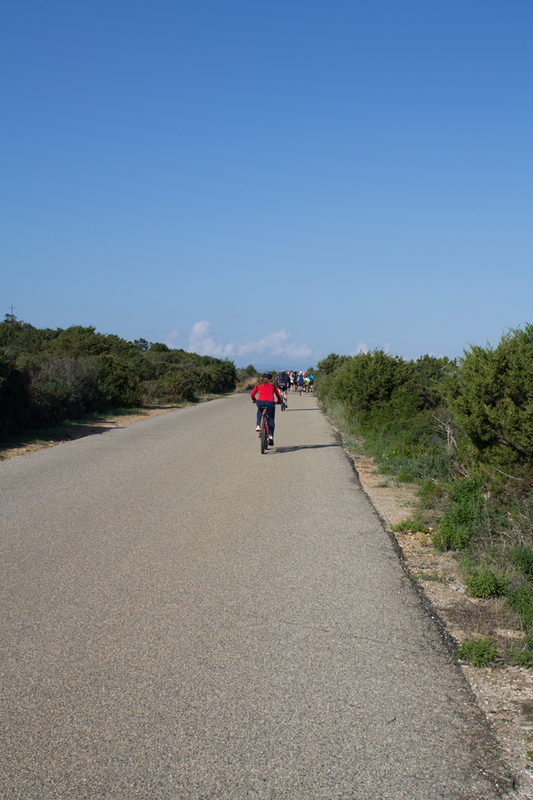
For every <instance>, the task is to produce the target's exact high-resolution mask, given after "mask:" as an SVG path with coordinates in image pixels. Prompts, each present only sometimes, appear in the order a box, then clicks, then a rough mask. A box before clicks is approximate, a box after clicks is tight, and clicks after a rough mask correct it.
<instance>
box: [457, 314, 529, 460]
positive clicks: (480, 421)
mask: <svg viewBox="0 0 533 800" xmlns="http://www.w3.org/2000/svg"><path fill="white" fill-rule="evenodd" d="M446 392H447V397H448V401H449V404H450V408H451V409H452V411H453V413H454V415H455V416H456V417H457V419H458V420H459V422H460V424H461V426H462V428H463V429H464V431H465V433H466V434H467V436H469V437H470V439H471V440H472V442H473V443H474V444H475V446H476V447H477V448H478V451H479V453H480V454H481V456H482V457H483V458H484V459H485V460H487V461H490V462H491V463H494V464H495V465H499V466H506V467H507V468H509V467H511V466H512V465H513V464H517V463H520V462H522V463H529V464H531V463H533V325H526V327H525V330H521V329H516V330H510V331H509V333H508V334H506V335H505V336H503V337H502V339H501V341H500V343H499V344H498V346H497V347H496V348H494V349H492V348H491V347H490V346H488V345H487V347H486V348H483V347H478V346H472V347H471V350H470V352H467V351H465V354H464V357H463V358H461V359H460V360H459V364H458V365H457V368H456V369H455V371H453V372H452V373H451V375H450V377H449V379H448V381H447V383H446Z"/></svg>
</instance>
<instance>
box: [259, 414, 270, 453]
mask: <svg viewBox="0 0 533 800" xmlns="http://www.w3.org/2000/svg"><path fill="white" fill-rule="evenodd" d="M259 439H260V441H261V455H263V453H265V452H266V451H267V450H268V440H269V439H270V429H269V427H268V414H267V410H266V407H265V406H263V408H262V409H261V429H260V431H259Z"/></svg>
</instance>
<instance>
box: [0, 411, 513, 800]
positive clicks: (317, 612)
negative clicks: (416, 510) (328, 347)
mask: <svg viewBox="0 0 533 800" xmlns="http://www.w3.org/2000/svg"><path fill="white" fill-rule="evenodd" d="M0 503H1V506H0V508H1V552H2V558H1V566H2V583H1V586H2V628H3V643H2V673H3V687H2V695H3V696H2V719H1V722H2V728H3V733H2V742H3V744H2V747H1V752H0V788H1V791H0V796H1V797H2V798H8V799H9V800H12V799H15V798H17V800H18V798H20V799H21V800H33V799H34V798H35V800H37V799H38V800H52V798H54V799H55V800H58V799H59V800H70V798H87V799H88V800H99V799H100V798H106V800H130V798H131V799H133V798H142V800H160V799H162V798H164V799H165V800H167V798H168V800H171V799H172V800H181V799H182V798H187V799H189V798H190V799H191V800H241V798H242V799H243V800H244V799H245V798H246V800H251V799H252V798H254V799H257V800H319V798H322V799H325V800H335V799H337V798H342V799H343V800H348V798H350V799H352V798H354V799H355V800H359V799H360V800H373V799H374V798H376V800H378V799H379V800H383V799H384V798H393V800H419V799H420V800H433V798H442V800H454V799H455V800H459V798H468V800H474V798H477V799H478V800H481V798H482V799H483V800H489V799H490V798H493V797H499V796H500V794H499V789H498V788H497V786H498V782H499V785H500V786H503V781H502V780H501V776H502V775H503V774H504V772H505V769H504V767H502V765H501V763H500V761H499V757H498V753H497V750H496V748H495V745H494V742H493V740H492V738H491V736H490V734H489V732H488V730H487V728H486V727H485V725H484V722H483V719H482V717H481V715H480V713H479V711H478V710H477V708H476V706H475V705H474V704H473V702H472V699H471V696H470V693H469V691H468V689H467V686H466V684H465V682H464V681H463V679H462V677H461V675H460V673H459V672H458V670H457V668H456V667H454V666H453V664H450V662H449V657H448V653H447V652H446V650H445V649H444V647H443V645H442V644H441V641H440V639H439V635H438V634H437V632H436V630H435V629H434V627H433V623H432V622H431V620H430V619H429V618H428V617H427V616H426V615H425V613H424V612H423V611H422V609H421V607H420V604H419V601H418V599H417V597H416V595H415V593H414V592H413V590H412V588H411V587H410V585H409V582H408V580H407V579H406V577H405V575H404V573H403V572H402V569H401V567H400V565H399V563H398V560H397V558H396V556H395V554H394V552H393V549H392V546H391V544H390V542H389V539H388V537H387V535H386V534H385V533H384V531H383V529H382V527H381V525H380V522H379V519H378V517H377V516H376V514H375V512H374V510H373V508H372V506H371V505H370V503H369V502H368V500H367V499H366V497H365V496H364V494H363V493H362V491H361V490H360V488H359V486H358V484H357V481H356V479H355V476H354V473H353V471H352V468H351V466H350V464H349V462H348V460H347V459H346V457H345V455H344V454H343V451H342V449H341V447H340V446H339V443H338V441H337V439H336V437H335V434H334V432H333V430H332V429H331V427H330V426H329V424H328V423H327V421H326V420H325V419H324V417H323V416H322V415H321V414H320V412H319V411H318V409H317V406H316V403H315V400H314V398H313V397H312V396H309V397H302V398H300V397H299V396H295V395H291V396H290V408H289V410H288V411H286V412H285V413H284V414H281V413H280V412H279V410H278V414H277V429H276V448H275V449H274V450H269V451H268V453H266V454H265V455H263V456H262V455H261V454H260V452H259V442H258V439H257V438H256V434H255V432H254V408H253V407H252V404H251V402H250V398H249V396H248V395H246V396H245V395H241V396H235V397H230V398H227V399H223V400H217V401H214V402H211V403H208V404H205V405H202V406H199V407H196V408H187V409H181V410H177V411H173V412H169V413H167V414H164V415H161V416H157V417H152V418H150V419H147V420H143V421H140V422H136V423H134V424H131V425H128V426H124V427H123V428H119V429H116V430H111V431H107V432H105V433H103V434H101V435H95V436H91V437H87V438H85V439H80V440H78V441H75V442H71V443H68V444H64V445H60V446H59V447H55V448H51V449H48V450H44V451H41V452H37V453H34V454H31V455H27V456H24V457H21V458H16V459H13V460H11V461H7V462H4V463H3V464H0Z"/></svg>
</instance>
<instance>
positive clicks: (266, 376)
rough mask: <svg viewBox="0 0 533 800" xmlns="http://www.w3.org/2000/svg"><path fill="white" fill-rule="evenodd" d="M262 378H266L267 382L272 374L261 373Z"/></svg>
mask: <svg viewBox="0 0 533 800" xmlns="http://www.w3.org/2000/svg"><path fill="white" fill-rule="evenodd" d="M263 378H266V379H267V381H271V380H272V373H271V372H263Z"/></svg>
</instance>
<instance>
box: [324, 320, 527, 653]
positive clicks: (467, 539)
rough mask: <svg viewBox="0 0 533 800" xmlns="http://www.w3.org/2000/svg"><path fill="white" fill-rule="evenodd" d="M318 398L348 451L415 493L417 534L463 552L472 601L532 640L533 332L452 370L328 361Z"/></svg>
mask: <svg viewBox="0 0 533 800" xmlns="http://www.w3.org/2000/svg"><path fill="white" fill-rule="evenodd" d="M315 386H316V392H317V394H318V397H319V399H320V401H321V402H322V403H323V405H324V406H325V407H326V408H327V409H329V411H330V413H332V414H333V415H334V416H335V417H336V418H337V419H339V420H340V422H341V425H342V426H343V427H344V430H345V434H346V435H347V437H351V438H352V443H353V444H354V446H364V448H365V449H366V450H367V451H368V452H370V453H371V455H372V456H373V457H374V459H375V460H376V461H377V463H378V465H379V467H380V469H381V471H382V472H384V473H388V474H390V475H391V476H395V479H396V480H398V481H411V482H418V483H419V484H420V501H421V503H420V505H421V508H420V510H419V512H418V514H417V519H416V520H414V521H412V522H413V524H414V525H416V526H417V528H418V529H419V530H420V529H422V528H423V527H424V525H425V526H426V530H428V531H429V528H430V527H432V528H433V529H434V532H433V536H432V540H433V544H434V545H435V547H436V548H437V549H440V550H454V551H457V552H458V555H459V557H460V559H461V564H462V567H463V569H464V572H465V583H466V586H467V589H468V591H469V593H470V595H471V596H473V597H481V598H483V597H494V596H504V597H505V598H506V600H507V606H508V608H510V609H512V610H513V611H515V612H516V613H517V614H518V615H519V618H520V621H521V623H522V625H523V627H524V628H525V629H526V630H527V631H528V632H530V633H531V634H533V326H532V325H527V326H526V327H525V328H524V329H523V330H522V329H517V330H512V331H510V332H509V333H508V334H506V335H505V336H504V337H503V338H502V339H501V341H500V343H499V344H498V345H497V346H496V347H494V348H493V347H490V346H488V345H487V346H486V347H478V346H473V347H471V348H470V349H469V350H465V352H464V355H463V357H462V358H460V359H458V360H457V361H453V362H451V361H449V360H448V359H446V358H435V357H432V356H427V355H426V356H424V357H422V358H419V359H418V360H417V361H404V360H403V359H401V358H398V357H397V356H391V355H388V354H386V353H384V352H383V351H382V350H375V351H374V352H371V353H361V354H358V355H355V356H352V357H348V356H339V355H337V354H334V353H332V354H330V355H329V356H328V357H327V358H325V359H324V360H323V361H321V362H320V363H319V364H318V373H317V377H316V381H315ZM528 641H530V642H531V644H532V647H533V639H532V640H528ZM530 656H531V658H530ZM527 658H530V660H531V661H532V663H533V650H532V652H531V654H529V655H528V656H527Z"/></svg>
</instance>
